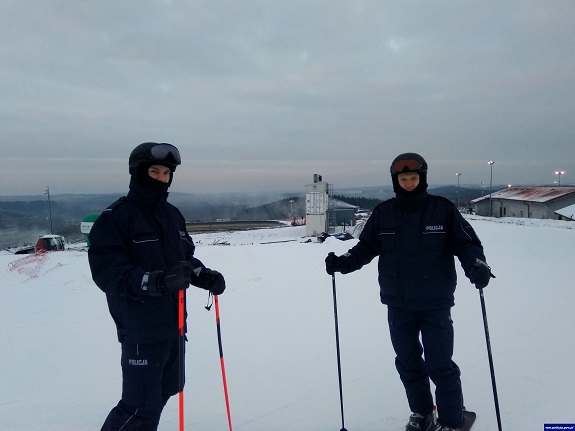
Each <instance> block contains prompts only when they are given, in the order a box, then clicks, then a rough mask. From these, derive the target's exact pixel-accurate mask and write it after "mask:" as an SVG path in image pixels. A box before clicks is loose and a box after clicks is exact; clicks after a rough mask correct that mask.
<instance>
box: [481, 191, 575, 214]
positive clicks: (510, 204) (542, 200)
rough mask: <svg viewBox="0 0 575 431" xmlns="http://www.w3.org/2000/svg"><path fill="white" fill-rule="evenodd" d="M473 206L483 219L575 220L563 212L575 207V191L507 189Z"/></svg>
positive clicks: (484, 198) (485, 197) (482, 198)
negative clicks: (486, 217) (572, 206)
mask: <svg viewBox="0 0 575 431" xmlns="http://www.w3.org/2000/svg"><path fill="white" fill-rule="evenodd" d="M471 203H472V204H473V205H474V208H475V214H477V215H482V216H488V217H489V216H492V217H523V218H536V219H559V220H572V218H570V217H569V216H567V215H565V212H564V211H563V209H564V208H567V207H569V206H571V205H573V204H575V187H569V186H565V187H561V186H558V187H507V188H506V189H503V190H499V191H497V192H493V193H492V194H491V196H490V195H486V196H482V197H480V198H477V199H473V200H472V201H471Z"/></svg>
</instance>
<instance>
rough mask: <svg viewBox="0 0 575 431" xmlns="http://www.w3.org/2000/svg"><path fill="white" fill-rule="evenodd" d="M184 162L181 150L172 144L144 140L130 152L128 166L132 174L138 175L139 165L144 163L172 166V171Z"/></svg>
mask: <svg viewBox="0 0 575 431" xmlns="http://www.w3.org/2000/svg"><path fill="white" fill-rule="evenodd" d="M181 163H182V159H181V157H180V152H179V151H178V149H177V148H176V147H175V146H173V145H172V144H167V143H165V142H162V143H157V142H144V143H143V144H140V145H138V146H137V147H136V148H134V149H133V150H132V152H131V153H130V158H129V161H128V166H129V170H130V175H136V172H137V171H138V167H139V166H140V165H142V164H146V165H148V166H151V165H162V166H166V167H168V168H170V169H171V170H172V172H174V171H175V170H176V166H178V165H180V164H181Z"/></svg>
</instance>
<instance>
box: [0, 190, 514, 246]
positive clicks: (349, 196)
mask: <svg viewBox="0 0 575 431" xmlns="http://www.w3.org/2000/svg"><path fill="white" fill-rule="evenodd" d="M502 188H504V186H494V187H493V190H499V189H502ZM429 192H430V193H432V194H436V195H440V196H444V197H446V198H447V199H449V200H451V201H453V202H456V201H457V192H458V190H457V187H456V186H443V187H431V188H429ZM486 193H488V191H486V190H482V189H479V188H470V187H463V186H462V187H459V203H460V207H462V208H465V207H467V205H468V204H469V201H470V200H472V199H475V198H477V197H480V196H482V195H484V194H486ZM123 195H124V194H122V193H115V194H93V195H90V194H86V195H81V194H62V195H52V196H51V199H50V208H49V207H48V200H47V197H46V196H42V195H40V196H10V197H0V247H1V248H5V247H12V246H15V245H20V244H22V243H26V242H35V240H36V238H37V237H38V235H41V234H46V233H49V232H50V223H49V210H50V209H51V213H52V228H53V233H55V234H60V235H64V236H65V237H66V238H68V239H69V240H72V241H75V240H78V241H79V240H82V239H83V236H82V235H81V233H80V222H81V220H82V219H83V218H84V217H85V216H86V215H88V214H92V213H100V212H102V211H103V210H104V209H105V208H106V207H107V206H108V205H110V204H111V203H112V202H114V201H115V200H116V199H118V198H119V197H120V196H123ZM393 196H395V194H394V192H393V190H392V189H391V187H390V186H387V187H383V186H374V187H355V188H335V189H334V197H335V198H337V199H339V200H341V201H343V202H346V203H349V204H351V205H355V206H358V207H360V208H362V209H369V210H371V209H373V208H374V207H375V206H376V205H377V204H379V203H380V202H381V201H383V200H385V199H389V198H391V197H393ZM169 201H170V202H172V203H173V204H174V205H176V206H177V207H178V208H179V209H180V211H181V212H182V214H183V215H184V217H185V219H186V221H188V222H207V221H214V220H218V219H229V220H286V219H289V218H291V217H292V215H293V216H294V217H296V218H298V219H300V218H301V217H302V216H304V215H305V192H304V191H303V190H302V192H301V194H297V193H292V194H287V193H269V194H249V193H244V194H241V193H220V194H213V195H212V194H192V193H170V196H169ZM290 201H293V202H290Z"/></svg>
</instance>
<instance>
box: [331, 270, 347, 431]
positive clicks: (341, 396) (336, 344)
mask: <svg viewBox="0 0 575 431" xmlns="http://www.w3.org/2000/svg"><path fill="white" fill-rule="evenodd" d="M331 285H332V288H333V315H334V319H335V347H336V352H337V378H338V382H339V406H340V409H341V430H340V431H347V430H346V429H345V421H344V417H343V389H342V385H341V359H340V354H339V325H338V323H337V297H336V294H335V274H332V275H331Z"/></svg>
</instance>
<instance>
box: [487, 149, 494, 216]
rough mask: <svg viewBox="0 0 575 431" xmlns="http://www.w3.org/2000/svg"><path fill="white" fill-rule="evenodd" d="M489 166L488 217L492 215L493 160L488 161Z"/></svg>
mask: <svg viewBox="0 0 575 431" xmlns="http://www.w3.org/2000/svg"><path fill="white" fill-rule="evenodd" d="M487 163H489V167H490V168H491V175H490V176H489V217H493V200H492V199H491V193H492V187H493V164H494V163H495V162H494V161H493V160H490V161H488V162H487Z"/></svg>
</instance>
